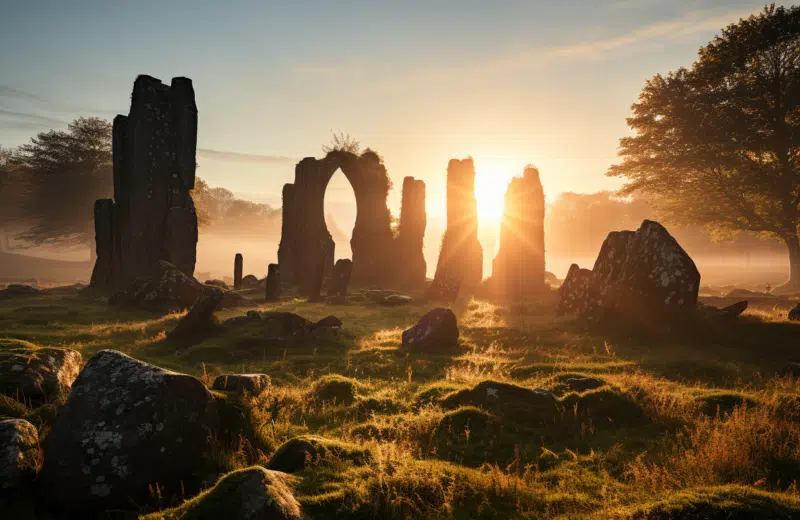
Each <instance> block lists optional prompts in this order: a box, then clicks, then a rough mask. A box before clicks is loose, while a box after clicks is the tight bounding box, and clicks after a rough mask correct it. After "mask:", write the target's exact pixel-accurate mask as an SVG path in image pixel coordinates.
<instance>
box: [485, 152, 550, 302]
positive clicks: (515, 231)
mask: <svg viewBox="0 0 800 520" xmlns="http://www.w3.org/2000/svg"><path fill="white" fill-rule="evenodd" d="M544 272H545V271H544V191H543V190H542V183H541V181H540V180H539V170H538V169H536V168H535V167H533V166H528V167H526V168H525V171H524V173H523V175H522V177H514V178H513V179H511V183H510V184H509V185H508V189H507V191H506V196H505V204H504V207H503V220H502V224H501V227H500V247H499V249H498V252H497V256H496V257H495V259H494V261H493V262H492V286H493V289H494V292H495V293H496V294H497V295H498V296H501V297H503V298H504V299H507V300H509V301H520V300H522V299H524V298H525V297H527V296H535V295H541V294H542V293H543V292H544V290H545V283H544Z"/></svg>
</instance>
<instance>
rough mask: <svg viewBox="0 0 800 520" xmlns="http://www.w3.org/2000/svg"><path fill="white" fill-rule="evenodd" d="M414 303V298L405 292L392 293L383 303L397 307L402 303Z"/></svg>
mask: <svg viewBox="0 0 800 520" xmlns="http://www.w3.org/2000/svg"><path fill="white" fill-rule="evenodd" d="M412 303H414V298H412V297H411V296H407V295H405V294H390V295H389V296H387V297H386V298H384V299H383V304H384V305H386V306H389V307H397V306H400V305H410V304H412Z"/></svg>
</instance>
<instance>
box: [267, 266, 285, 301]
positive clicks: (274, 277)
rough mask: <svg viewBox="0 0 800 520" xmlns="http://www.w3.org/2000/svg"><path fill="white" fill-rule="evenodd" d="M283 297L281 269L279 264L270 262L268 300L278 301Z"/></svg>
mask: <svg viewBox="0 0 800 520" xmlns="http://www.w3.org/2000/svg"><path fill="white" fill-rule="evenodd" d="M280 299H281V270H280V266H279V265H278V264H269V268H268V270H267V291H266V300H267V301H268V302H277V301H280Z"/></svg>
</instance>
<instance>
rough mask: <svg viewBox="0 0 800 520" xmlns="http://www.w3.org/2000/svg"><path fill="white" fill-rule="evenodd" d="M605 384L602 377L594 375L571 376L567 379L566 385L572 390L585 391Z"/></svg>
mask: <svg viewBox="0 0 800 520" xmlns="http://www.w3.org/2000/svg"><path fill="white" fill-rule="evenodd" d="M605 384H606V382H605V381H603V380H602V379H597V378H595V377H573V378H570V379H567V386H568V387H569V388H570V390H572V391H574V392H586V391H587V390H594V389H595V388H600V387H601V386H604V385H605Z"/></svg>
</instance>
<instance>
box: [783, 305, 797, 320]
mask: <svg viewBox="0 0 800 520" xmlns="http://www.w3.org/2000/svg"><path fill="white" fill-rule="evenodd" d="M786 317H787V318H789V321H800V303H798V304H797V305H795V306H794V307H793V308H792V309H791V310H790V311H789V314H788V315H787V316H786Z"/></svg>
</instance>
